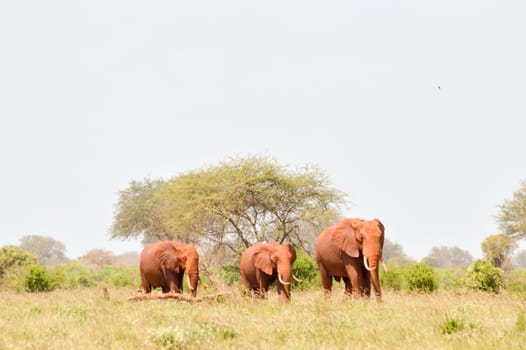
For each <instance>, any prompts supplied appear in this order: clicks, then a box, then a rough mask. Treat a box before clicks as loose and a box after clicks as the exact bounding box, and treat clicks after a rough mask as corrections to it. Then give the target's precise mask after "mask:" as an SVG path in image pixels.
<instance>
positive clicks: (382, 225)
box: [374, 219, 385, 249]
mask: <svg viewBox="0 0 526 350" xmlns="http://www.w3.org/2000/svg"><path fill="white" fill-rule="evenodd" d="M374 221H376V224H377V225H378V229H379V230H380V232H381V238H380V244H381V246H382V249H383V248H384V235H385V226H384V224H382V222H381V221H380V220H378V219H374Z"/></svg>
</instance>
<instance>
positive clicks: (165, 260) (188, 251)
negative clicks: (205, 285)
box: [155, 241, 199, 297]
mask: <svg viewBox="0 0 526 350" xmlns="http://www.w3.org/2000/svg"><path fill="white" fill-rule="evenodd" d="M155 256H157V257H158V258H159V261H160V264H161V267H162V268H163V269H166V270H169V271H172V272H175V273H176V274H182V273H184V272H186V277H187V282H188V287H189V288H190V290H191V295H192V297H195V296H196V294H197V284H198V282H199V254H197V250H196V249H195V246H194V245H193V244H191V243H190V244H184V243H181V242H178V241H165V242H163V244H161V245H160V246H159V248H158V249H157V250H156V251H155Z"/></svg>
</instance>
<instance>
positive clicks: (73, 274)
mask: <svg viewBox="0 0 526 350" xmlns="http://www.w3.org/2000/svg"><path fill="white" fill-rule="evenodd" d="M50 273H51V274H53V275H54V276H57V278H56V281H57V284H58V287H59V288H63V289H75V288H79V287H92V286H95V285H96V284H97V283H96V274H95V271H93V270H92V269H91V268H89V267H87V266H85V265H83V264H80V263H78V262H72V263H68V264H64V265H58V266H54V267H52V268H50Z"/></svg>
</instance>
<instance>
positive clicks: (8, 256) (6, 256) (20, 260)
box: [0, 246, 37, 278]
mask: <svg viewBox="0 0 526 350" xmlns="http://www.w3.org/2000/svg"><path fill="white" fill-rule="evenodd" d="M36 263H37V256H36V255H35V254H33V253H31V252H28V251H26V250H24V249H22V248H19V247H15V246H5V247H2V248H0V278H1V277H3V276H5V275H7V274H8V273H9V272H10V271H12V270H16V269H18V268H21V267H27V266H31V265H35V264H36Z"/></svg>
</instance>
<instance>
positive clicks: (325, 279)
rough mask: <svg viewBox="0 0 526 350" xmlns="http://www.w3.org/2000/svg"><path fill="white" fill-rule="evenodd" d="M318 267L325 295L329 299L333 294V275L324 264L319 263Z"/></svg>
mask: <svg viewBox="0 0 526 350" xmlns="http://www.w3.org/2000/svg"><path fill="white" fill-rule="evenodd" d="M318 269H319V270H320V277H321V284H322V286H323V295H324V297H325V299H328V298H329V297H330V295H331V290H332V276H331V275H330V274H329V272H328V271H327V269H326V268H325V266H323V265H322V264H319V265H318Z"/></svg>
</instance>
